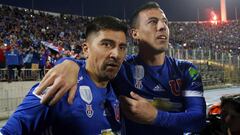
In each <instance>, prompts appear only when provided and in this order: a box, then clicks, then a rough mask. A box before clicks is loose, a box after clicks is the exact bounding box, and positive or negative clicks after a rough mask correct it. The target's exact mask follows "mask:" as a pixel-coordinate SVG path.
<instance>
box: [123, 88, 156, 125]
mask: <svg viewBox="0 0 240 135" xmlns="http://www.w3.org/2000/svg"><path fill="white" fill-rule="evenodd" d="M130 95H131V97H132V98H129V97H126V96H120V97H119V100H120V107H121V109H122V112H123V114H124V115H125V116H126V117H127V118H128V119H130V120H132V121H135V122H137V123H141V124H152V123H153V122H154V120H155V118H156V117H157V112H158V111H157V109H156V108H155V107H154V106H153V105H152V104H151V103H150V102H148V101H147V100H146V99H145V98H143V97H141V96H139V95H138V94H136V93H134V92H131V93H130Z"/></svg>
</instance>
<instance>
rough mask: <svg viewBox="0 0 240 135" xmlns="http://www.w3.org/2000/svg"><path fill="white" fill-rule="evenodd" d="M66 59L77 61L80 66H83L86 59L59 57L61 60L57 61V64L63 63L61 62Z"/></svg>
mask: <svg viewBox="0 0 240 135" xmlns="http://www.w3.org/2000/svg"><path fill="white" fill-rule="evenodd" d="M65 60H70V61H73V62H75V63H77V64H78V65H79V67H81V66H82V65H83V64H84V63H85V61H84V60H76V59H74V58H71V57H64V58H61V59H59V60H58V61H57V62H56V63H55V65H58V64H61V63H63V62H64V61H65Z"/></svg>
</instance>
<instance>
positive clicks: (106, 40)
mask: <svg viewBox="0 0 240 135" xmlns="http://www.w3.org/2000/svg"><path fill="white" fill-rule="evenodd" d="M101 42H110V43H112V44H115V43H116V42H115V41H114V40H112V39H108V38H105V39H102V40H101ZM120 45H125V46H127V43H124V42H121V43H120Z"/></svg>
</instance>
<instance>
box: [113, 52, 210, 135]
mask: <svg viewBox="0 0 240 135" xmlns="http://www.w3.org/2000/svg"><path fill="white" fill-rule="evenodd" d="M112 84H113V87H114V88H115V90H116V91H115V92H116V94H117V95H127V96H129V95H130V92H131V91H134V92H135V93H138V94H139V95H141V96H142V97H145V98H146V99H148V100H149V101H150V102H151V103H152V104H153V105H154V106H155V107H156V108H158V114H157V118H156V120H155V121H154V123H153V124H152V125H143V124H138V123H135V122H133V121H131V120H129V119H127V118H125V119H124V124H123V125H124V126H125V127H124V129H125V133H126V134H128V135H133V134H137V135H146V134H150V135H159V134H162V135H182V134H183V133H184V132H185V133H186V132H199V131H200V130H201V128H202V126H203V125H204V122H205V113H206V111H205V110H206V109H205V105H206V104H205V100H204V97H203V86H202V81H201V77H200V75H199V73H198V71H197V69H196V67H195V66H194V65H193V64H192V63H190V62H187V61H182V60H177V59H174V58H171V57H168V56H165V60H164V64H163V65H161V66H152V67H151V66H148V65H146V64H145V63H143V61H142V60H140V58H139V57H138V56H130V57H128V58H127V60H126V61H124V63H123V65H122V67H121V69H120V71H119V73H118V75H117V77H116V78H115V79H114V81H113V82H112Z"/></svg>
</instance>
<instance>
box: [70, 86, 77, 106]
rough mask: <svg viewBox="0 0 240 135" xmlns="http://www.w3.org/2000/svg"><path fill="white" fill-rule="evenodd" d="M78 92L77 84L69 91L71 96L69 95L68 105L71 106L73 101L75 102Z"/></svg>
mask: <svg viewBox="0 0 240 135" xmlns="http://www.w3.org/2000/svg"><path fill="white" fill-rule="evenodd" d="M76 91H77V84H75V85H74V86H73V87H72V88H71V89H70V91H69V95H68V103H69V104H73V100H74V97H75V94H76Z"/></svg>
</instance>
